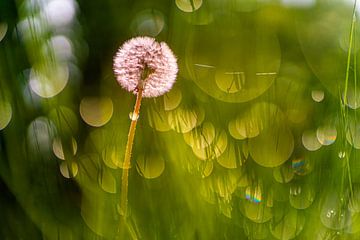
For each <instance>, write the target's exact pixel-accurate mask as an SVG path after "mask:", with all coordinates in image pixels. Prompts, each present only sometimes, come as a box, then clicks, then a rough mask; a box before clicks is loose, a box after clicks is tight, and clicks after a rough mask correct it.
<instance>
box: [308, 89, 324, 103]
mask: <svg viewBox="0 0 360 240" xmlns="http://www.w3.org/2000/svg"><path fill="white" fill-rule="evenodd" d="M311 97H312V99H313V100H314V101H315V102H321V101H322V100H324V97H325V93H324V91H322V90H312V91H311Z"/></svg>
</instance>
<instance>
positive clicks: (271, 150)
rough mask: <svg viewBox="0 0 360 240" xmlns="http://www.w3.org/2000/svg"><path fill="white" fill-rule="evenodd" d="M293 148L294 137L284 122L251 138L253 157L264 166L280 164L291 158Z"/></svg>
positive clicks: (251, 153) (250, 149)
mask: <svg viewBox="0 0 360 240" xmlns="http://www.w3.org/2000/svg"><path fill="white" fill-rule="evenodd" d="M293 149H294V137H293V135H292V133H291V131H290V129H289V128H288V127H287V126H286V125H284V124H276V125H274V126H272V127H269V128H267V129H265V130H263V132H261V134H260V135H259V136H257V137H255V138H250V139H249V151H250V155H251V157H252V158H253V159H254V161H255V162H256V163H257V164H259V165H261V166H263V167H277V166H280V165H281V164H283V163H284V162H285V161H286V160H288V159H289V157H290V155H291V154H292V152H293Z"/></svg>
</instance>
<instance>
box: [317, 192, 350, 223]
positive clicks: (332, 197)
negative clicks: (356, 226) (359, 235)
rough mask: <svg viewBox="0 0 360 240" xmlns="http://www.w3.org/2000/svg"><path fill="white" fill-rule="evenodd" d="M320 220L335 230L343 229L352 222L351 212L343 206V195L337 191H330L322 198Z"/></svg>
mask: <svg viewBox="0 0 360 240" xmlns="http://www.w3.org/2000/svg"><path fill="white" fill-rule="evenodd" d="M328 190H330V189H328ZM320 220H321V222H322V224H324V226H326V227H327V228H330V229H333V230H341V229H344V228H345V227H346V226H348V225H349V224H351V220H350V212H349V210H348V209H347V208H344V207H343V203H342V197H341V196H339V194H338V193H337V192H335V191H328V192H327V194H326V195H325V198H324V199H323V200H322V206H321V212H320Z"/></svg>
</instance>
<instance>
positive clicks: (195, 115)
mask: <svg viewBox="0 0 360 240" xmlns="http://www.w3.org/2000/svg"><path fill="white" fill-rule="evenodd" d="M167 116H168V118H167V119H168V123H169V125H170V127H171V128H172V129H173V130H175V131H176V132H179V133H186V132H189V131H191V130H192V129H193V128H195V127H196V126H197V125H200V124H201V123H202V121H203V120H204V117H205V111H204V110H203V109H200V108H198V107H196V108H191V109H190V108H184V107H178V108H176V109H175V110H173V111H171V112H169V113H168V114H167Z"/></svg>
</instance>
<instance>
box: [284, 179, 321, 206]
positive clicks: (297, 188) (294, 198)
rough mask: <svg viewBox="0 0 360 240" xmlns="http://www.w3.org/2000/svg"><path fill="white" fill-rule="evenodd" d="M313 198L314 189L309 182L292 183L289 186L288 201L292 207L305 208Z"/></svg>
mask: <svg viewBox="0 0 360 240" xmlns="http://www.w3.org/2000/svg"><path fill="white" fill-rule="evenodd" d="M314 199H315V190H314V188H313V186H311V185H310V184H293V185H291V186H290V194H289V202H290V205H291V206H292V207H293V208H296V209H306V208H308V207H310V205H311V204H312V203H313V201H314Z"/></svg>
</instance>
